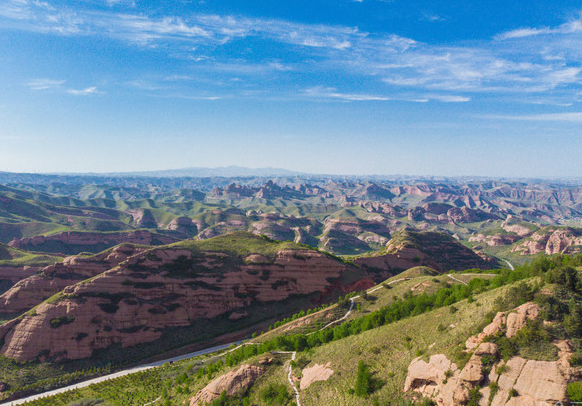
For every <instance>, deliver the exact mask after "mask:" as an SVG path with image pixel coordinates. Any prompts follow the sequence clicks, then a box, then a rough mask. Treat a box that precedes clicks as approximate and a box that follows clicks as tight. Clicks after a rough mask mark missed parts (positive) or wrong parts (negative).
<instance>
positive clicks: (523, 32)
mask: <svg viewBox="0 0 582 406" xmlns="http://www.w3.org/2000/svg"><path fill="white" fill-rule="evenodd" d="M576 32H582V25H581V24H580V21H578V20H575V21H569V22H567V23H565V24H562V25H560V26H558V27H555V28H551V27H541V28H531V27H525V28H519V29H517V30H512V31H507V32H504V33H501V34H499V35H497V36H496V37H495V39H498V40H500V41H503V40H508V39H516V38H526V37H536V36H540V35H563V34H572V33H576Z"/></svg>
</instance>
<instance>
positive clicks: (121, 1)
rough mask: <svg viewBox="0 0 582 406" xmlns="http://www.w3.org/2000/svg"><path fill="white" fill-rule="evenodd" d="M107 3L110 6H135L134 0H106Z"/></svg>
mask: <svg viewBox="0 0 582 406" xmlns="http://www.w3.org/2000/svg"><path fill="white" fill-rule="evenodd" d="M105 3H106V4H107V5H108V6H110V7H113V6H124V7H135V1H134V0H105Z"/></svg>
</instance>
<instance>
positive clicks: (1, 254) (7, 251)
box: [0, 243, 62, 266]
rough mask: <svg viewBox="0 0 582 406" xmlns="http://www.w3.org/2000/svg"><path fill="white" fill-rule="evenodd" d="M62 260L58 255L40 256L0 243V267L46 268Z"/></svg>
mask: <svg viewBox="0 0 582 406" xmlns="http://www.w3.org/2000/svg"><path fill="white" fill-rule="evenodd" d="M60 260H62V257H60V256H58V255H49V254H40V253H35V252H29V251H24V250H21V249H17V248H12V247H9V246H7V245H4V244H2V243H0V266H21V265H31V266H35V265H36V266H46V265H52V264H53V263H55V262H59V261H60Z"/></svg>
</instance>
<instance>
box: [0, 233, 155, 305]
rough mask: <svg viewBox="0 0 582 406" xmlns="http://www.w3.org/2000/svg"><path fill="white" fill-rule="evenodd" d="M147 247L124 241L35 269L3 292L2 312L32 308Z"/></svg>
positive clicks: (0, 302) (0, 298)
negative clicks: (94, 253) (86, 254)
mask: <svg viewBox="0 0 582 406" xmlns="http://www.w3.org/2000/svg"><path fill="white" fill-rule="evenodd" d="M145 250H146V248H144V247H137V246H133V245H128V244H124V245H120V246H117V247H114V248H112V249H110V250H107V251H104V252H102V253H100V254H97V255H94V256H90V257H84V256H71V257H67V258H65V259H64V260H63V262H62V263H60V262H59V263H55V264H54V265H51V266H47V267H44V268H42V269H41V270H40V273H37V272H34V273H33V274H32V275H30V276H29V277H27V278H23V279H22V280H20V281H19V282H18V283H16V284H15V285H14V286H12V287H11V288H10V289H9V290H8V291H6V292H5V293H3V294H2V295H1V296H0V313H8V314H10V313H19V312H23V311H26V310H29V309H31V308H33V307H34V306H36V305H38V304H40V303H41V302H42V301H43V300H46V299H48V298H49V297H51V296H52V295H54V294H57V293H58V292H60V291H61V290H62V289H64V288H65V287H67V286H69V285H73V284H75V283H77V282H79V281H82V280H84V279H88V278H91V277H93V276H96V275H99V274H100V273H102V272H105V271H107V270H108V269H111V268H113V267H115V266H117V265H118V264H119V263H121V262H123V261H125V260H126V259H127V258H129V257H131V256H132V255H135V254H137V253H140V252H143V251H145ZM0 269H1V268H0ZM29 271H30V270H29Z"/></svg>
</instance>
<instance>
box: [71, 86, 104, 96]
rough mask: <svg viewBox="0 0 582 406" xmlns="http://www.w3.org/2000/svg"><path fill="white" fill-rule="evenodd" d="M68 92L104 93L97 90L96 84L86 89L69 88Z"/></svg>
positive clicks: (76, 94)
mask: <svg viewBox="0 0 582 406" xmlns="http://www.w3.org/2000/svg"><path fill="white" fill-rule="evenodd" d="M66 92H67V93H69V94H72V95H74V96H89V95H91V94H102V93H103V92H100V91H99V90H97V87H96V86H91V87H86V88H85V89H67V90H66Z"/></svg>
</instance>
